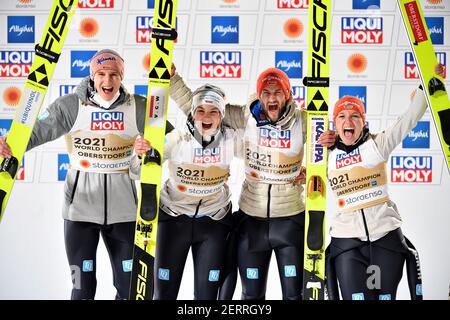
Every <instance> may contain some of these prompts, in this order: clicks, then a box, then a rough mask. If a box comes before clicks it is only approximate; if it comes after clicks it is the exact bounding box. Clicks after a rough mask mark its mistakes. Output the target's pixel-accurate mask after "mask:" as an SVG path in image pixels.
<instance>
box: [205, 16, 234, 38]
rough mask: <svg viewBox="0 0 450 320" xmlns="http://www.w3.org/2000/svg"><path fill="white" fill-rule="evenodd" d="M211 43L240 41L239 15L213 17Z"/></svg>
mask: <svg viewBox="0 0 450 320" xmlns="http://www.w3.org/2000/svg"><path fill="white" fill-rule="evenodd" d="M211 43H239V17H238V16H231V17H216V16H212V17H211Z"/></svg>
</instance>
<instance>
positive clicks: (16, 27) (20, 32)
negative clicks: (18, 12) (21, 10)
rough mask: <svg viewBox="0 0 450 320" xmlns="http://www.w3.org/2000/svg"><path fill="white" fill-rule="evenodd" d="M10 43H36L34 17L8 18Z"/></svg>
mask: <svg viewBox="0 0 450 320" xmlns="http://www.w3.org/2000/svg"><path fill="white" fill-rule="evenodd" d="M8 43H34V16H8Z"/></svg>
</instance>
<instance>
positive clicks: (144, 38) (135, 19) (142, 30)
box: [125, 12, 189, 48]
mask: <svg viewBox="0 0 450 320" xmlns="http://www.w3.org/2000/svg"><path fill="white" fill-rule="evenodd" d="M152 27H153V14H152V12H141V13H139V14H129V15H128V16H127V22H126V29H125V30H126V31H125V44H129V45H142V46H143V47H145V48H149V43H151V30H152ZM176 30H177V33H178V37H177V39H176V41H175V43H176V44H175V46H177V47H178V46H185V45H186V38H187V31H188V30H189V16H187V15H177V21H176Z"/></svg>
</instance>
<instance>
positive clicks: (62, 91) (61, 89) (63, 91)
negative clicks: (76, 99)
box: [59, 84, 77, 97]
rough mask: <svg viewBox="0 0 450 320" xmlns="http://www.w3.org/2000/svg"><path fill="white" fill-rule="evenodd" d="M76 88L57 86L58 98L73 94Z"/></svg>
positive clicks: (73, 85) (74, 86) (63, 85)
mask: <svg viewBox="0 0 450 320" xmlns="http://www.w3.org/2000/svg"><path fill="white" fill-rule="evenodd" d="M76 88H77V85H76V84H61V85H60V86H59V96H61V97H62V96H65V95H66V94H71V93H75V90H76Z"/></svg>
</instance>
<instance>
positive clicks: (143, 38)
mask: <svg viewBox="0 0 450 320" xmlns="http://www.w3.org/2000/svg"><path fill="white" fill-rule="evenodd" d="M177 24H178V19H177V20H176V21H175V29H177ZM153 25H154V19H153V17H152V16H138V17H136V42H137V43H151V42H152V30H153ZM174 42H175V43H176V42H177V39H175V40H174Z"/></svg>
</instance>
